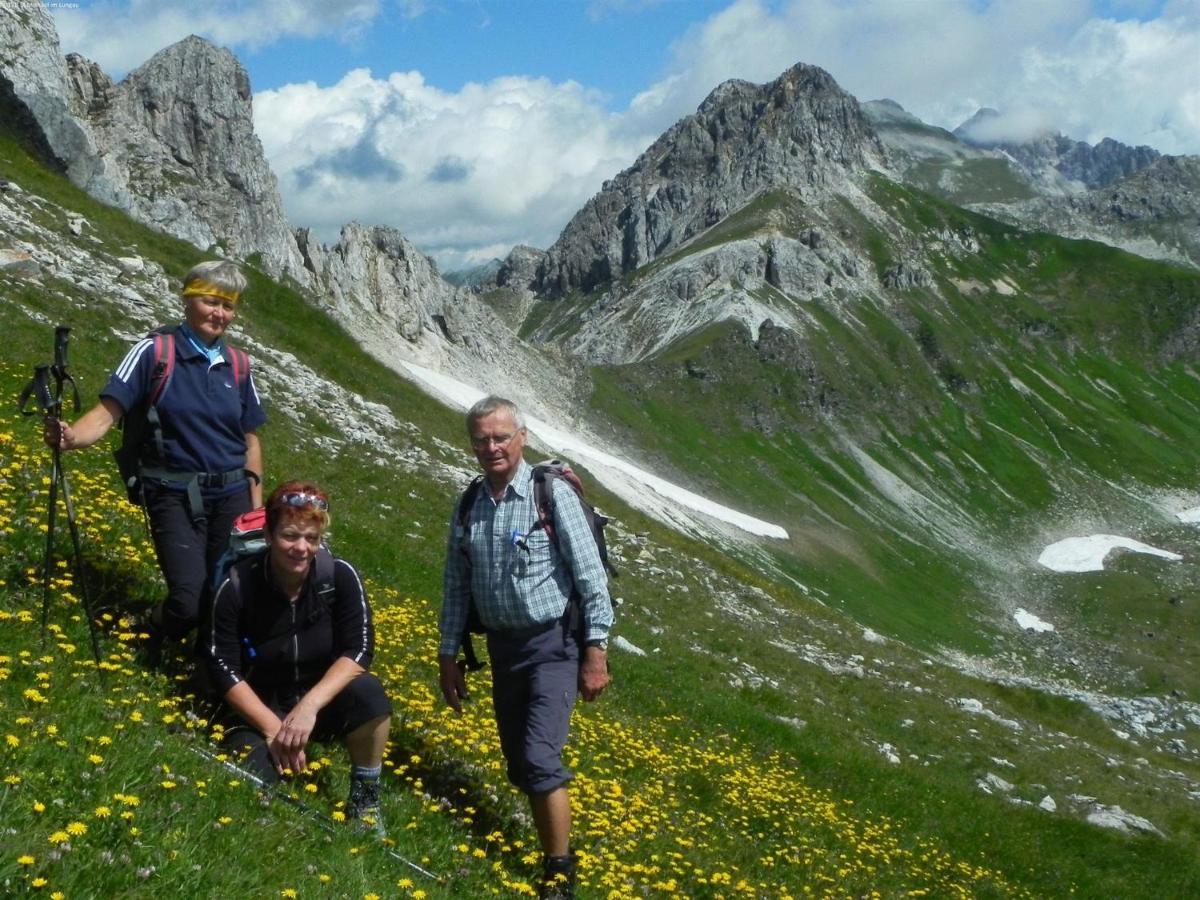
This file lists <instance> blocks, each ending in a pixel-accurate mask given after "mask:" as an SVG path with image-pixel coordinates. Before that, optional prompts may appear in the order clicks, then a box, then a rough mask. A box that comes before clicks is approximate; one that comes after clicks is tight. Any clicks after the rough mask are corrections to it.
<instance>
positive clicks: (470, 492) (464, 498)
mask: <svg viewBox="0 0 1200 900" xmlns="http://www.w3.org/2000/svg"><path fill="white" fill-rule="evenodd" d="M483 478H484V476H482V475H476V476H475V477H474V478H473V479H472V480H471V483H470V484H468V485H467V487H466V490H464V491H463V492H462V495H461V496H460V497H459V498H458V510H457V519H456V521H455V523H454V536H455V538H456V539H457V540H458V545H459V548H460V549H461V550H462V552H463V554H464V555H466V552H467V547H466V540H467V528H468V525H469V524H470V521H471V510H472V509H473V508H474V506H475V498H476V497H478V496H479V488H480V486H481V485H482V484H483Z"/></svg>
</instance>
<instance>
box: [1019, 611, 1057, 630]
mask: <svg viewBox="0 0 1200 900" xmlns="http://www.w3.org/2000/svg"><path fill="white" fill-rule="evenodd" d="M1013 618H1014V619H1016V620H1017V624H1018V625H1020V626H1021V627H1022V628H1023V629H1025V630H1026V631H1053V630H1054V626H1053V625H1051V624H1050V623H1049V622H1045V621H1043V620H1042V619H1039V618H1038V617H1037V616H1035V615H1034V614H1033V613H1031V612H1028V611H1026V610H1024V609H1021V607H1019V606H1018V607H1017V611H1016V612H1014V613H1013Z"/></svg>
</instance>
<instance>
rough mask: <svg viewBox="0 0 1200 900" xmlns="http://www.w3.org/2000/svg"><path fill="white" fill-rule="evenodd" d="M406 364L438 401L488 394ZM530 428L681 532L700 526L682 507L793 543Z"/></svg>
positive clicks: (770, 528) (534, 424)
mask: <svg viewBox="0 0 1200 900" xmlns="http://www.w3.org/2000/svg"><path fill="white" fill-rule="evenodd" d="M401 364H402V365H403V366H404V368H405V369H406V370H407V371H408V373H409V374H410V375H411V376H412V377H413V378H414V379H416V380H417V381H418V382H419V383H420V384H421V385H422V386H423V387H424V388H425V389H426V390H428V391H429V392H430V393H432V394H433V395H434V396H436V397H439V398H441V399H442V400H445V401H446V402H447V403H450V404H452V405H454V406H457V407H459V408H461V409H463V410H464V411H465V410H467V409H469V408H470V407H471V405H472V404H474V403H475V401H477V400H479V399H481V398H483V397H484V396H485V394H484V392H483V391H480V390H478V389H476V388H473V387H471V386H470V385H468V384H464V383H463V382H461V381H458V380H457V379H455V378H451V377H449V376H447V375H442V374H440V373H438V372H434V371H433V370H431V369H427V368H425V367H424V366H420V365H417V364H416V363H412V362H403V363H401ZM525 424H526V426H527V427H528V428H529V431H530V432H531V433H533V434H534V435H535V436H536V437H537V439H538V442H539V443H541V444H544V445H545V446H547V447H549V448H551V449H552V450H553V451H554V452H556V453H562V454H563V455H565V456H569V457H570V458H571V459H576V460H579V461H580V462H581V463H585V464H586V465H587V467H588V469H589V470H590V471H591V472H593V473H594V474H595V476H596V477H597V478H598V479H599V480H600V481H601V482H603V483H604V486H605V487H607V488H608V489H609V490H611V491H612V492H613V493H614V494H616V495H617V496H619V497H621V498H622V499H624V500H625V501H627V502H629V503H632V504H634V505H636V506H638V507H640V508H642V509H646V510H647V512H651V513H654V514H656V515H657V516H658V517H659V518H662V519H664V520H666V521H667V522H668V523H670V524H672V525H674V526H676V527H682V528H685V529H687V528H695V527H696V526H697V523H696V522H695V521H694V520H691V519H690V518H689V517H687V516H680V515H679V511H678V509H677V508H676V509H674V510H673V509H672V507H673V506H675V505H676V504H678V506H683V507H685V508H686V509H689V510H693V511H695V512H699V513H703V514H704V515H706V516H711V517H712V518H714V519H717V520H719V521H722V522H727V523H729V524H730V525H734V526H736V527H737V528H740V529H742V530H743V531H747V532H749V533H750V534H756V535H761V536H763V537H771V538H779V539H781V540H787V537H788V533H787V531H785V530H784V529H783V528H780V527H779V526H778V525H773V524H772V523H770V522H764V521H763V520H762V519H756V518H754V517H753V516H748V515H746V514H745V513H740V512H738V511H737V510H734V509H730V508H729V507H727V506H721V505H720V504H719V503H713V502H712V501H711V500H707V499H705V498H704V497H701V496H700V495H699V494H694V493H692V492H691V491H688V490H685V489H684V488H681V487H679V486H678V485H676V484H672V483H671V482H669V481H666V480H664V479H662V478H659V477H658V476H657V475H654V474H652V473H650V472H647V471H646V470H645V469H639V468H638V467H637V466H634V465H632V464H630V463H627V462H626V461H625V460H623V459H619V458H618V457H616V456H613V455H612V454H611V453H606V452H605V451H603V450H600V449H597V448H596V447H595V446H593V445H592V444H591V443H589V442H588V441H586V440H582V439H580V438H578V437H576V436H575V435H572V434H571V433H569V432H566V431H562V430H560V429H558V428H555V427H553V426H551V425H548V424H547V423H545V422H542V421H540V420H538V419H535V418H533V417H532V416H528V415H527V416H526V417H525ZM647 487H648V488H650V489H651V490H652V491H653V492H654V493H655V494H657V495H658V498H659V500H658V502H655V499H654V497H653V496H652V495H650V494H647V492H646V490H645V489H646V488H647ZM663 501H666V502H663Z"/></svg>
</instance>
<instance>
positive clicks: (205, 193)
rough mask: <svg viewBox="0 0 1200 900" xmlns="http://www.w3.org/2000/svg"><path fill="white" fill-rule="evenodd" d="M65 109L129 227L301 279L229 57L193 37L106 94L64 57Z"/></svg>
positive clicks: (102, 78)
mask: <svg viewBox="0 0 1200 900" xmlns="http://www.w3.org/2000/svg"><path fill="white" fill-rule="evenodd" d="M67 67H68V71H69V73H70V79H69V81H70V86H71V90H72V94H71V98H70V99H71V103H72V106H73V109H74V110H75V111H76V113H77V114H78V115H80V116H86V117H87V120H88V122H89V123H90V125H91V128H92V131H93V133H94V134H95V137H96V144H97V150H98V153H99V156H100V158H101V159H102V160H103V161H104V163H105V168H106V170H107V172H108V173H109V175H110V176H111V177H112V178H113V179H114V180H115V182H116V184H117V187H118V190H119V195H120V196H119V203H118V205H119V206H121V207H122V208H123V209H126V210H127V211H128V212H129V213H130V214H131V215H132V216H134V218H137V219H139V220H140V221H142V222H145V223H147V224H149V225H152V226H154V227H156V228H159V229H161V230H162V231H165V232H167V233H168V234H172V235H175V236H176V237H179V238H182V239H184V240H186V241H189V242H191V243H193V244H195V245H197V246H199V247H204V248H209V247H216V248H217V250H218V252H221V253H224V254H227V255H230V256H234V257H241V258H245V257H248V256H250V255H252V254H255V253H257V254H261V259H262V266H263V268H264V269H266V270H267V271H268V272H270V273H271V274H273V275H280V274H289V275H291V276H292V277H293V278H296V279H297V280H302V279H303V278H304V269H303V266H302V263H301V259H300V255H299V252H298V250H297V248H296V245H295V241H294V239H293V237H292V233H291V228H290V226H289V225H288V222H287V217H286V216H285V215H284V212H283V203H282V200H281V199H280V196H279V190H278V187H277V184H276V181H275V176H274V175H273V174H272V173H271V170H270V167H269V166H268V165H267V161H266V159H265V157H264V156H263V150H262V144H261V143H260V142H259V140H258V137H257V135H255V133H254V119H253V112H252V108H251V94H250V79H249V77H248V76H247V74H246V70H245V69H243V68H242V66H241V64H240V63H239V62H238V61H237V59H236V57H234V55H233V54H232V53H230V52H229V51H228V50H226V49H224V48H220V47H216V46H214V45H213V44H210V43H209V42H208V41H205V40H203V39H202V38H198V37H195V36H192V37H188V38H185V39H184V40H182V41H179V42H178V43H176V44H173V45H171V46H170V47H167V48H166V49H165V50H162V51H160V52H159V53H156V54H155V55H154V56H153V57H151V59H150V60H149V61H147V62H146V63H145V64H143V65H142V66H140V67H138V68H137V69H135V70H134V71H133V72H130V73H129V75H128V76H127V77H126V78H125V79H124V80H123V81H121V82H119V83H117V84H113V83H112V81H111V79H109V78H108V77H107V76H106V75H104V73H103V72H101V71H100V70H99V68H98V67H97V66H96V65H95V64H94V63H91V62H89V61H88V60H85V59H83V58H82V57H80V56H77V55H74V54H72V55H71V56H70V57H69V58H68V62H67Z"/></svg>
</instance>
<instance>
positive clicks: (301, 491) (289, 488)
mask: <svg viewBox="0 0 1200 900" xmlns="http://www.w3.org/2000/svg"><path fill="white" fill-rule="evenodd" d="M295 521H300V522H315V523H316V524H318V525H320V526H321V530H322V531H324V530H325V529H326V528H328V527H329V496H328V495H327V494H326V493H325V491H323V490H322V489H321V488H320V486H319V485H317V484H314V483H313V482H311V481H285V482H284V483H283V484H281V485H279V487H277V488H275V490H273V491H271V496H270V497H268V498H267V531H270V532H273V531H275V529H276V528H277V527H279V526H280V525H283V524H285V523H286V522H295Z"/></svg>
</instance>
